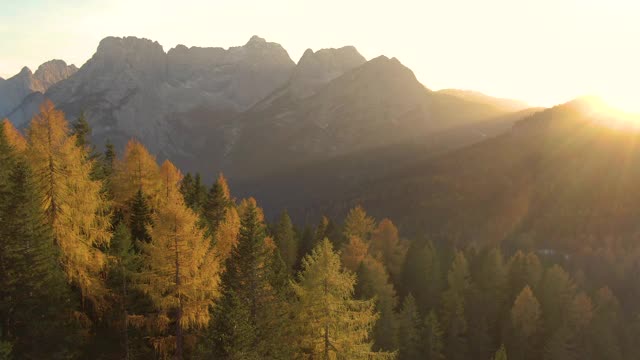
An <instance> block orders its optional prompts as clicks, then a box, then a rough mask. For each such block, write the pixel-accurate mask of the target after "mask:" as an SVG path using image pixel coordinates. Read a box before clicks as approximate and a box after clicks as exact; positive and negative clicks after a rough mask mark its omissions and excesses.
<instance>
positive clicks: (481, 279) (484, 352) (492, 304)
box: [466, 248, 508, 359]
mask: <svg viewBox="0 0 640 360" xmlns="http://www.w3.org/2000/svg"><path fill="white" fill-rule="evenodd" d="M474 263H475V266H474V268H473V270H472V275H473V276H472V277H473V285H472V287H471V290H470V293H469V299H468V302H467V303H468V306H467V309H466V313H467V321H468V323H469V332H468V333H469V350H470V352H471V354H470V355H471V356H473V357H474V358H483V359H484V358H487V359H488V358H490V357H491V355H493V353H494V351H495V349H496V348H497V347H498V346H500V336H501V333H502V331H501V320H502V317H503V314H504V309H506V308H507V306H508V302H507V269H506V266H505V264H504V259H503V257H502V253H501V252H500V249H497V248H494V249H491V250H485V251H482V252H480V254H478V256H476V261H475V262H474Z"/></svg>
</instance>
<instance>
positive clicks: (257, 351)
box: [209, 199, 286, 359]
mask: <svg viewBox="0 0 640 360" xmlns="http://www.w3.org/2000/svg"><path fill="white" fill-rule="evenodd" d="M240 209H241V211H240V215H241V227H240V233H239V235H238V241H237V245H236V246H235V247H234V248H233V249H232V251H231V255H230V256H229V258H228V259H227V261H226V269H225V271H224V273H223V274H222V280H221V292H222V297H221V299H220V301H219V302H218V303H217V304H216V307H215V311H214V317H215V322H214V324H213V328H212V329H211V333H212V335H211V337H212V344H211V345H210V349H209V350H210V351H211V352H212V353H213V354H212V355H211V357H219V358H225V359H261V358H269V356H270V354H273V353H277V352H279V350H281V349H278V346H280V345H281V344H278V343H277V342H276V341H272V340H273V339H275V338H281V337H280V336H279V335H278V334H279V332H280V331H283V330H284V329H283V328H279V327H278V326H277V325H278V324H279V323H278V321H277V320H278V318H281V317H283V316H286V315H283V314H281V313H280V311H282V309H277V308H276V306H274V305H275V304H276V303H278V302H277V300H278V299H279V297H278V292H277V289H276V288H275V287H274V284H273V282H272V281H273V280H274V275H273V274H274V272H275V271H274V269H273V264H274V263H273V261H274V260H273V256H274V255H273V254H274V252H273V251H272V249H270V246H271V245H269V244H268V241H266V240H265V237H266V234H265V228H264V223H263V219H264V217H263V215H262V212H261V210H260V209H259V208H258V207H257V204H256V202H255V200H254V199H248V200H246V201H243V202H242V204H241V205H240Z"/></svg>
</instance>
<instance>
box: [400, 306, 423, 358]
mask: <svg viewBox="0 0 640 360" xmlns="http://www.w3.org/2000/svg"><path fill="white" fill-rule="evenodd" d="M421 330H422V323H421V318H420V313H418V308H417V307H416V301H415V299H414V297H413V295H411V294H409V295H407V296H406V297H405V298H404V301H403V302H402V309H401V310H400V313H399V314H398V358H399V359H400V360H418V359H422V358H423V356H422V337H421Z"/></svg>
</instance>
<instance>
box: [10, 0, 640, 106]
mask: <svg viewBox="0 0 640 360" xmlns="http://www.w3.org/2000/svg"><path fill="white" fill-rule="evenodd" d="M254 34H256V35H259V36H261V37H264V38H266V39H267V40H268V41H273V42H278V43H280V44H282V46H284V48H285V49H287V50H288V51H289V55H290V56H291V57H292V59H293V60H294V61H297V60H298V59H299V57H300V56H301V55H302V53H303V52H304V50H305V49H307V48H312V49H314V50H317V49H320V48H326V47H340V46H344V45H354V46H356V47H357V48H358V50H359V51H360V52H361V53H362V54H363V55H364V56H365V57H366V58H368V59H370V58H373V57H375V56H378V55H381V54H384V55H387V56H390V57H391V56H395V57H397V58H398V59H400V61H401V62H402V63H404V64H405V65H406V66H408V67H410V68H411V69H412V70H413V71H414V72H415V73H416V75H417V77H418V79H419V80H420V81H421V82H422V83H424V84H425V85H426V86H427V87H429V88H431V89H441V88H451V87H454V88H461V89H472V90H478V91H481V92H484V93H487V94H490V95H494V96H500V97H511V98H516V99H521V100H525V101H527V102H529V103H530V104H532V105H545V106H547V105H553V104H557V103H561V102H564V101H567V100H569V99H571V98H574V97H576V96H579V95H584V94H594V95H599V96H602V97H603V98H604V99H605V100H607V101H609V102H611V103H612V104H613V105H615V106H619V107H622V108H624V109H626V110H632V111H640V95H639V94H640V90H639V87H640V1H638V0H601V1H596V0H535V1H534V0H529V1H521V0H447V1H445V0H413V1H409V0H394V1H389V0H384V1H378V0H322V1H317V0H254V1H248V0H224V1H217V0H179V1H175V0H171V1H166V0H108V1H106V0H0V76H2V77H5V78H6V77H9V76H11V75H13V74H15V73H17V72H18V71H19V70H20V69H21V68H22V66H24V65H26V66H29V67H30V68H31V69H32V70H35V68H37V66H38V65H39V64H40V63H42V62H44V61H46V60H49V59H52V58H61V59H63V60H65V61H67V62H69V63H75V64H76V65H78V66H80V65H82V64H83V63H84V62H85V61H86V60H87V59H89V58H90V57H91V55H92V54H93V53H94V51H95V49H96V47H97V45H98V42H99V41H100V40H101V39H102V38H104V37H106V36H109V35H113V36H128V35H133V36H138V37H146V38H149V39H153V40H157V41H158V42H159V43H160V44H162V45H163V46H164V49H165V51H166V50H169V49H170V48H171V47H174V46H175V45H176V44H180V43H182V44H185V45H187V46H221V47H229V46H236V45H242V44H244V43H246V42H247V40H248V39H249V38H250V37H251V35H254Z"/></svg>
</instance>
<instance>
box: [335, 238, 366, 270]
mask: <svg viewBox="0 0 640 360" xmlns="http://www.w3.org/2000/svg"><path fill="white" fill-rule="evenodd" d="M368 251H369V247H368V246H367V244H366V243H365V242H364V241H362V239H361V238H359V237H357V236H352V237H351V238H349V243H348V244H346V245H345V246H344V247H343V249H342V254H341V256H342V263H343V264H344V267H345V268H347V269H348V270H350V271H353V272H355V271H357V270H358V268H359V267H360V263H361V262H362V261H363V260H364V259H365V258H366V257H367V254H368Z"/></svg>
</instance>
